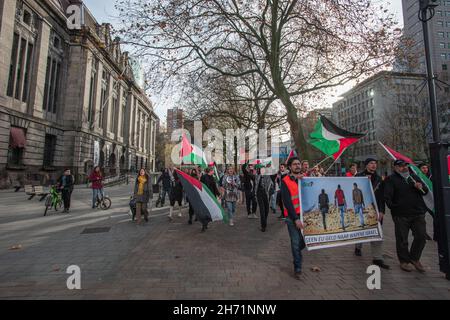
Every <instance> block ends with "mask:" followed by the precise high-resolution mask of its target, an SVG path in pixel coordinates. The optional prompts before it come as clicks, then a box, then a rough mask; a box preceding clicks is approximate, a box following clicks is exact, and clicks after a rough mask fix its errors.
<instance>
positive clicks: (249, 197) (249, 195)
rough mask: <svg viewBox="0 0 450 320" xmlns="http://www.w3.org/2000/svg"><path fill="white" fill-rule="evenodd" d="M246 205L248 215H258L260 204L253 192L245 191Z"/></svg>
mask: <svg viewBox="0 0 450 320" xmlns="http://www.w3.org/2000/svg"><path fill="white" fill-rule="evenodd" d="M244 192H245V204H246V206H247V214H248V215H250V214H252V213H256V209H257V206H258V204H257V203H256V199H255V196H254V194H253V192H252V190H245V191H244Z"/></svg>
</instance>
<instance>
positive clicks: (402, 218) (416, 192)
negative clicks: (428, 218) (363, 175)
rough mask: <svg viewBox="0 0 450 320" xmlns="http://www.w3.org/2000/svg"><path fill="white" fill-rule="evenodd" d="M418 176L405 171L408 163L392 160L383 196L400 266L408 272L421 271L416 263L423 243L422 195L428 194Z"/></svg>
mask: <svg viewBox="0 0 450 320" xmlns="http://www.w3.org/2000/svg"><path fill="white" fill-rule="evenodd" d="M419 181H421V180H420V179H419V177H417V176H416V175H414V174H411V173H410V172H409V168H408V164H407V163H406V162H405V161H403V160H396V161H395V162H394V173H393V174H392V175H390V176H389V177H388V178H387V179H386V181H385V186H384V187H385V188H384V198H385V200H386V204H387V206H388V207H389V208H390V209H391V213H392V218H393V220H394V224H395V239H396V245H397V256H398V259H399V261H400V268H401V269H402V270H404V271H407V272H411V271H412V270H413V267H412V266H411V263H412V264H413V265H414V267H415V268H416V269H417V271H419V272H422V273H423V272H425V268H424V267H423V266H422V264H421V263H420V257H421V255H422V251H423V249H424V248H425V243H426V238H425V234H426V223H425V213H426V212H427V207H426V205H425V202H424V201H423V198H422V196H423V195H426V194H427V193H428V188H427V187H426V186H425V185H424V184H422V183H420V182H419ZM409 230H411V231H412V234H413V237H414V240H413V243H412V245H411V249H410V250H409V248H408V235H409Z"/></svg>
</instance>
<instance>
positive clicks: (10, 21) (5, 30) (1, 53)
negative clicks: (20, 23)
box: [0, 1, 17, 102]
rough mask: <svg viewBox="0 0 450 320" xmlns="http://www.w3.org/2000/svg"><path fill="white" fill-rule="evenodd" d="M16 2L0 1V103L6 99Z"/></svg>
mask: <svg viewBox="0 0 450 320" xmlns="http://www.w3.org/2000/svg"><path fill="white" fill-rule="evenodd" d="M16 3H17V1H0V6H1V8H0V14H1V18H0V19H1V20H0V43H1V44H2V45H1V46H0V74H1V77H0V102H2V100H3V98H5V97H6V89H7V87H8V79H9V67H10V64H11V52H12V45H13V35H14V21H15V17H16Z"/></svg>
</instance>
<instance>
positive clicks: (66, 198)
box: [58, 169, 75, 213]
mask: <svg viewBox="0 0 450 320" xmlns="http://www.w3.org/2000/svg"><path fill="white" fill-rule="evenodd" d="M74 184H75V178H74V176H73V175H72V174H71V173H70V169H66V170H64V174H63V175H62V176H60V177H59V179H58V186H59V189H60V190H61V197H62V199H63V202H64V211H63V212H67V213H69V210H70V199H71V197H72V192H73V186H74Z"/></svg>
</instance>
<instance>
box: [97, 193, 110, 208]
mask: <svg viewBox="0 0 450 320" xmlns="http://www.w3.org/2000/svg"><path fill="white" fill-rule="evenodd" d="M95 206H96V207H97V208H98V207H100V208H101V209H102V210H108V209H109V208H111V199H110V198H109V197H108V196H100V195H97V202H96V204H95Z"/></svg>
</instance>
